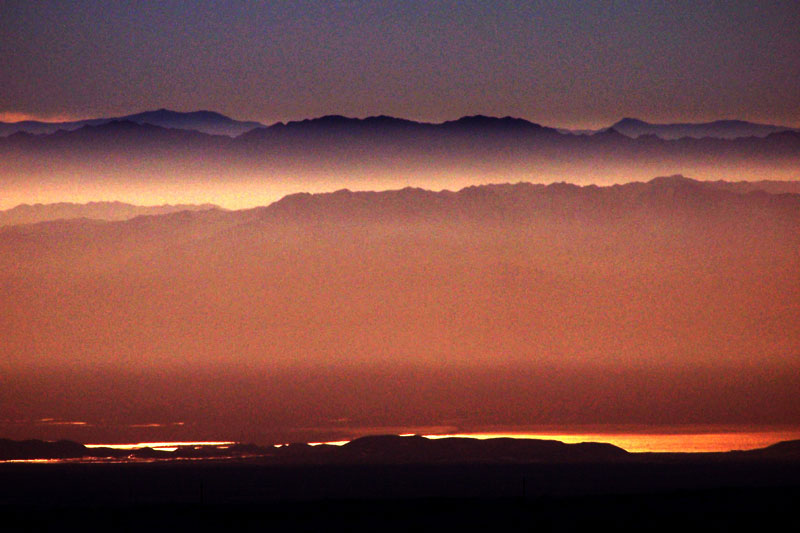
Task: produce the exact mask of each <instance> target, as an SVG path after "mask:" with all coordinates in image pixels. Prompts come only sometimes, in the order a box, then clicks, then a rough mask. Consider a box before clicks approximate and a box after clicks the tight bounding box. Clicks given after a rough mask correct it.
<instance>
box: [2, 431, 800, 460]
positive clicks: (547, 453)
mask: <svg viewBox="0 0 800 533" xmlns="http://www.w3.org/2000/svg"><path fill="white" fill-rule="evenodd" d="M31 459H84V460H87V461H91V460H97V461H103V460H109V459H117V460H130V461H134V462H135V461H137V460H142V459H161V460H191V459H208V460H224V461H232V462H239V461H246V462H248V463H253V464H263V465H274V466H275V465H341V464H350V465H381V464H385V465H400V464H408V465H413V464H420V465H437V464H529V463H537V464H539V463H540V464H561V463H631V462H635V463H641V462H682V461H683V462H698V461H714V462H718V461H726V460H727V461H734V462H741V461H788V462H796V461H800V441H785V442H781V443H778V444H774V445H771V446H768V447H766V448H759V449H756V450H748V451H733V452H714V453H695V454H680V453H644V454H641V453H640V454H631V453H629V452H626V451H625V450H623V449H621V448H618V447H616V446H613V445H611V444H604V443H596V442H584V443H578V444H565V443H562V442H559V441H556V440H537V439H514V438H494V439H485V440H480V439H473V438H464V437H449V438H441V439H430V438H425V437H421V436H396V435H381V436H369V437H361V438H358V439H355V440H352V441H350V442H348V443H347V444H344V445H342V446H335V445H315V446H311V445H308V444H303V443H296V444H286V445H281V446H277V447H276V446H258V445H254V444H233V445H219V446H215V445H204V446H196V445H184V446H179V447H178V448H177V449H176V450H174V451H162V450H157V449H155V450H154V449H151V448H141V449H133V450H122V449H114V448H107V447H91V448H87V447H85V446H83V445H82V444H79V443H76V442H72V441H66V440H62V441H42V440H25V441H14V440H10V439H0V461H20V460H31Z"/></svg>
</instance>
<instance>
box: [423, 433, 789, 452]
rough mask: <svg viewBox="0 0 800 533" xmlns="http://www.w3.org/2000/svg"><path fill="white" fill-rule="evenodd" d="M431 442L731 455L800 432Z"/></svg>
mask: <svg viewBox="0 0 800 533" xmlns="http://www.w3.org/2000/svg"><path fill="white" fill-rule="evenodd" d="M423 437H425V438H427V439H446V438H470V439H479V440H487V439H497V438H512V439H539V440H556V441H559V442H563V443H565V444H579V443H581V442H600V443H606V444H612V445H614V446H618V447H620V448H622V449H624V450H626V451H628V452H631V453H645V452H662V453H670V452H671V453H682V452H683V453H699V452H728V451H733V450H754V449H757V448H765V447H767V446H770V445H772V444H775V443H777V442H780V441H784V440H794V439H800V430H797V431H760V432H743V433H736V432H730V433H674V434H665V433H649V434H646V433H638V434H637V433H619V434H614V433H608V434H602V433H587V434H572V435H565V434H558V433H453V434H447V435H423Z"/></svg>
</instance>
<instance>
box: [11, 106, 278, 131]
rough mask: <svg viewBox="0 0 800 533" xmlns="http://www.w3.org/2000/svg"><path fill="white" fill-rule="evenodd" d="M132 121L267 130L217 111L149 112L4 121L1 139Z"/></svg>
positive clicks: (191, 127) (177, 126) (193, 127)
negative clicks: (53, 119) (118, 115)
mask: <svg viewBox="0 0 800 533" xmlns="http://www.w3.org/2000/svg"><path fill="white" fill-rule="evenodd" d="M120 120H122V121H129V122H133V123H136V124H150V125H153V126H161V127H162V128H175V129H181V130H195V131H200V132H203V133H208V134H210V135H228V136H230V137H235V136H237V135H241V134H242V133H244V132H246V131H249V130H251V129H253V128H259V127H263V126H264V125H263V124H261V123H259V122H252V121H250V122H242V121H239V120H234V119H232V118H229V117H226V116H225V115H221V114H219V113H215V112H213V111H193V112H190V113H181V112H178V111H170V110H169V109H159V110H157V111H145V112H143V113H135V114H133V115H125V116H121V117H110V118H92V119H86V120H76V121H71V122H40V121H36V120H26V121H22V122H0V137H7V136H9V135H13V134H15V133H20V132H25V133H32V134H35V135H47V134H51V133H56V132H58V131H72V130H77V129H80V128H83V127H85V126H101V125H103V124H108V123H109V122H115V121H120Z"/></svg>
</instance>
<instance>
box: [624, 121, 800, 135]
mask: <svg viewBox="0 0 800 533" xmlns="http://www.w3.org/2000/svg"><path fill="white" fill-rule="evenodd" d="M610 128H613V129H614V130H616V131H618V132H620V133H622V134H623V135H627V136H628V137H640V136H642V135H656V136H658V137H660V138H662V139H681V138H683V137H694V138H696V139H700V138H703V137H712V138H716V139H736V138H740V137H766V136H767V135H770V134H772V133H779V132H783V131H795V132H796V131H798V130H797V128H790V127H787V126H774V125H771V124H757V123H753V122H747V121H744V120H715V121H714V122H703V123H678V124H652V123H650V122H645V121H643V120H638V119H635V118H624V119H622V120H620V121H619V122H616V123H615V124H614V125H612V126H610Z"/></svg>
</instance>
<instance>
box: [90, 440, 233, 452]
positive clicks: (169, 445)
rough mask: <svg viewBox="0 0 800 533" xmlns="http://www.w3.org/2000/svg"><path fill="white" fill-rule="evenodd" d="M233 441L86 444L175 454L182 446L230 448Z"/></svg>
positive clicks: (115, 448)
mask: <svg viewBox="0 0 800 533" xmlns="http://www.w3.org/2000/svg"><path fill="white" fill-rule="evenodd" d="M231 444H236V443H235V442H233V441H195V442H183V441H178V442H138V443H136V444H84V446H86V447H87V448H111V449H114V450H140V449H142V448H152V449H154V450H164V451H170V452H173V451H175V450H177V449H178V448H179V447H181V446H230V445H231Z"/></svg>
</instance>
